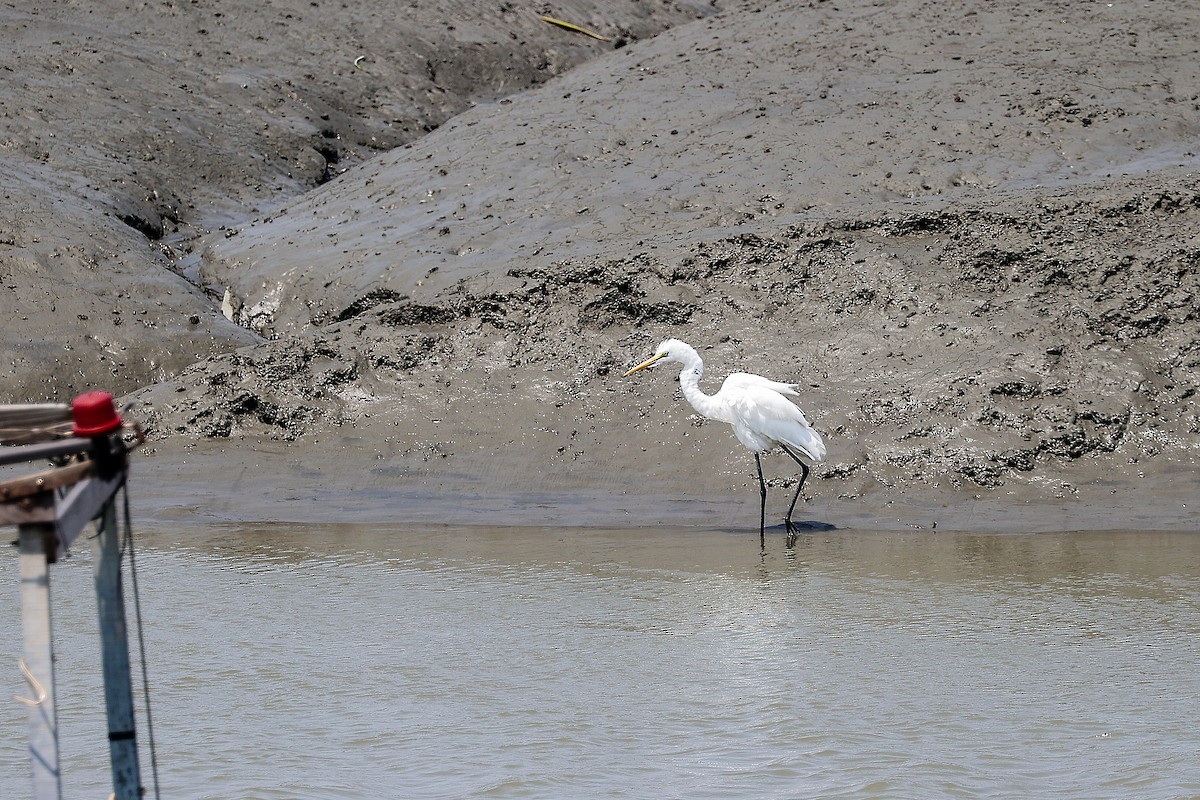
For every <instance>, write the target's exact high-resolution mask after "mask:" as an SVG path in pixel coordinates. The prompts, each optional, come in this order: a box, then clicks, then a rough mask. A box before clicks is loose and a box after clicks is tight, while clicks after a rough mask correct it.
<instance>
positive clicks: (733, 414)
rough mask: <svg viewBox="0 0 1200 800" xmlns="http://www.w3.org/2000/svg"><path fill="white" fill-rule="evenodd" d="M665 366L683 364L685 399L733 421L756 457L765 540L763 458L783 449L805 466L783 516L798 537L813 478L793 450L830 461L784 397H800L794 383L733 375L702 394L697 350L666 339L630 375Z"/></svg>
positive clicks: (701, 409) (811, 458) (701, 369)
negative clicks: (800, 505) (800, 504)
mask: <svg viewBox="0 0 1200 800" xmlns="http://www.w3.org/2000/svg"><path fill="white" fill-rule="evenodd" d="M660 361H676V362H678V363H680V364H682V365H683V368H682V369H681V370H680V371H679V387H680V388H681V389H682V390H683V396H684V397H686V398H687V401H688V402H689V403H691V404H692V408H694V409H696V411H698V412H699V413H700V414H702V415H703V416H705V417H707V418H709V419H715V420H719V421H721V422H728V423H729V424H730V425H732V426H733V433H734V435H735V436H737V438H738V441H739V442H741V443H742V444H744V445H745V446H746V447H747V448H748V449H749V450H750V451H751V452H753V453H754V466H755V468H756V469H757V470H758V485H759V489H760V494H761V497H762V503H761V506H760V509H759V521H758V532H759V537H760V538H761V539H765V536H766V533H765V532H766V520H767V483H766V481H765V480H763V471H762V462H761V461H760V460H759V454H760V453H765V452H767V451H768V450H771V449H772V448H774V447H776V446H778V447H782V448H783V452H785V453H787V454H788V455H789V456H791V457H792V460H793V461H795V462H796V463H797V464H799V465H800V483H799V484H798V485H797V486H796V493H795V494H794V495H793V496H792V503H791V505H789V506H788V511H787V516H786V517H784V527H785V528H786V530H787V531H788V533H793V532H794V530H795V527H794V526H793V525H792V511H793V510H794V509H795V508H796V501H797V500H798V499H799V498H800V490H801V489H803V488H804V481H805V480H806V479H807V478H808V473H809V467H808V464H805V463H804V462H803V461H802V460H800V457H799V456H797V455H796V453H794V452H793V451H792V448H793V447H794V448H795V449H796V450H799V451H800V452H801V453H803V454H804V456H805V457H807V458H808V459H809V461H811V462H812V463H813V464H819V463H821V462H822V461H824V460H825V442H824V441H823V440H822V439H821V435H820V434H819V433H817V432H816V431H815V430H813V427H812V426H811V425H809V424H808V420H807V419H806V418H805V416H804V412H803V411H801V410H800V409H799V408H798V407H797V406H796V405H795V404H794V403H792V401H790V400H788V399H787V397H785V396H784V395H792V396H793V397H796V396H799V393H798V392H797V391H796V387H797V386H798V385H799V384H795V383H779V382H778V381H773V380H770V379H768V378H764V377H762V376H761V375H752V374H750V373H748V372H734V373H733V374H731V375H730V376H729V377H728V378H726V379H725V382H724V383H722V384H721V390H720V391H719V392H717V393H716V394H713V395H708V394H705V393H704V392H703V391H701V390H700V377H701V376H702V375H703V374H704V361H703V360H701V358H700V354H699V353H697V352H696V350H695V348H693V347H692V346H691V345H689V344H687V343H686V342H681V341H679V340H678V339H665V340H664V341H663V342H662V344H660V345H659V346H658V349H657V350H656V351H655V353H654V355H653V356H651V357H650V358H648V359H646V360H645V361H643V362H642V363H641V364H638V365H637V366H636V367H634V368H633V369H631V370H629V371H628V372H626V373H625V377H627V378H628V377H629V376H630V375H632V374H633V373H635V372H638V371H639V370H643V369H646V368H647V367H651V366H653V365H655V364H657V363H658V362H660Z"/></svg>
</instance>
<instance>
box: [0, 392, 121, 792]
mask: <svg viewBox="0 0 1200 800" xmlns="http://www.w3.org/2000/svg"><path fill="white" fill-rule="evenodd" d="M124 431H125V426H124V424H123V423H122V421H121V418H120V416H118V414H117V412H116V408H115V406H114V405H113V400H112V396H111V395H108V394H107V393H103V392H91V393H88V394H85V395H81V396H80V397H78V398H76V399H75V401H74V403H72V405H71V406H67V405H60V404H53V405H19V406H0V445H6V446H0V466H5V465H9V466H11V465H14V464H22V463H35V462H40V461H46V460H49V461H51V463H53V464H55V466H54V467H52V468H51V469H49V470H43V471H40V472H36V473H34V474H31V475H23V476H20V477H16V478H11V479H9V480H5V481H3V482H0V526H4V525H15V526H17V532H18V533H17V544H18V547H19V552H20V579H21V590H20V594H21V627H22V630H23V634H24V655H23V657H22V658H21V659H20V662H19V665H20V669H21V672H22V674H23V676H24V678H25V681H26V683H27V684H28V687H29V690H30V694H31V695H32V696H31V697H17V698H16V699H17V700H19V701H21V702H22V703H24V704H25V705H27V706H29V760H30V766H31V770H32V779H33V795H32V796H33V798H34V800H61V797H62V779H61V778H62V776H61V771H60V766H59V755H58V718H57V711H56V705H55V685H54V647H53V636H52V628H51V614H50V565H52V564H54V563H55V562H56V561H58V560H59V559H60V558H62V557H63V556H65V555H66V553H67V552H68V550H69V548H70V547H71V545H72V543H74V541H75V540H76V539H77V538H78V537H79V535H80V534H81V533H82V532H83V530H84V529H85V528H86V527H87V526H88V524H89V523H90V522H91V521H92V520H95V519H99V524H98V525H97V532H96V535H95V536H94V537H92V553H93V564H94V566H93V577H94V581H95V587H96V603H97V608H98V611H99V616H100V645H101V656H102V666H103V671H104V693H105V700H106V706H107V709H106V710H107V716H108V741H109V755H110V757H111V761H112V775H113V795H112V796H113V797H114V798H115V800H136V798H139V797H141V795H142V786H141V778H140V770H139V768H138V752H137V735H136V730H135V720H134V710H133V692H132V682H131V679H130V668H129V642H128V636H127V633H126V626H125V598H124V594H123V590H122V587H121V547H120V541H119V538H120V534H119V532H118V530H117V524H116V512H115V505H114V498H115V495H116V493H117V490H118V489H120V488H121V486H122V485H124V483H125V479H126V475H127V466H128V459H127V455H128V450H127V449H126V446H125V442H124V436H123V433H124ZM135 436H136V438H138V439H139V440H140V438H141V434H140V433H135ZM63 437H69V438H63Z"/></svg>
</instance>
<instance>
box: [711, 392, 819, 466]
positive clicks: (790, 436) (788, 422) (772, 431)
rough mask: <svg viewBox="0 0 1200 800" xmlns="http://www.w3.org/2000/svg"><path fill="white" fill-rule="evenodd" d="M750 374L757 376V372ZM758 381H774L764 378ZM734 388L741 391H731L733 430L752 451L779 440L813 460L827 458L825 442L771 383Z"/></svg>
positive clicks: (793, 404) (769, 445) (799, 411)
mask: <svg viewBox="0 0 1200 800" xmlns="http://www.w3.org/2000/svg"><path fill="white" fill-rule="evenodd" d="M749 377H751V378H758V376H757V375H751V376H749ZM759 380H760V381H765V383H767V384H772V383H774V381H768V380H766V379H765V378H759ZM778 385H783V386H788V384H778ZM735 387H736V388H737V389H738V391H736V392H735V393H732V394H731V402H730V410H731V412H732V416H733V417H734V422H733V429H734V433H735V434H737V437H738V439H739V440H740V441H741V442H742V444H744V445H746V446H747V447H749V448H751V449H752V450H765V449H768V448H769V447H772V446H774V443H776V442H783V443H784V444H788V445H791V446H792V447H796V448H799V449H800V450H802V451H803V452H804V454H805V455H807V456H808V457H809V458H810V459H812V460H813V461H814V462H817V463H819V462H821V461H824V460H825V442H824V441H823V440H822V439H821V435H820V434H819V433H817V432H816V431H815V430H813V427H812V426H811V425H809V424H808V419H807V418H806V417H805V416H804V412H803V411H801V410H800V408H799V407H798V406H797V405H796V404H795V403H793V402H792V401H791V400H788V399H787V398H786V397H784V396H783V395H782V394H780V393H779V391H778V390H777V389H774V388H773V387H771V386H769V385H762V384H756V383H754V382H751V383H748V384H744V385H742V386H740V387H737V384H735ZM722 391H724V387H722ZM789 393H790V394H795V392H789Z"/></svg>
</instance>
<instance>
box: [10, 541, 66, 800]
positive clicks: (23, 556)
mask: <svg viewBox="0 0 1200 800" xmlns="http://www.w3.org/2000/svg"><path fill="white" fill-rule="evenodd" d="M17 530H18V533H17V542H18V546H19V549H20V561H21V627H22V629H23V630H24V634H25V658H24V661H23V662H22V666H23V669H22V672H23V673H24V675H25V680H26V683H27V684H28V690H29V692H30V694H31V697H28V698H24V697H21V698H18V699H20V700H21V701H22V702H24V703H25V705H27V706H29V763H30V766H31V768H32V772H33V800H62V780H61V778H62V774H61V772H60V771H59V765H58V713H57V710H56V708H55V704H54V643H53V638H52V636H51V631H50V561H51V560H52V559H53V558H54V554H55V552H56V550H57V548H58V540H57V536H56V534H55V528H54V525H53V523H43V522H36V523H29V524H24V525H19V526H18V529H17Z"/></svg>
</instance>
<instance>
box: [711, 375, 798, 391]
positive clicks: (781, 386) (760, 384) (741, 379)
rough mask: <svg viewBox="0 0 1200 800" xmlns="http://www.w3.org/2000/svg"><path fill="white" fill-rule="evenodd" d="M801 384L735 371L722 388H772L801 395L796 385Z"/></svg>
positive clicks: (772, 389)
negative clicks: (781, 381)
mask: <svg viewBox="0 0 1200 800" xmlns="http://www.w3.org/2000/svg"><path fill="white" fill-rule="evenodd" d="M799 385H800V384H798V383H780V382H779V381H773V380H771V379H770V378H764V377H763V376H762V375H755V374H753V373H750V372H733V373H730V375H729V377H728V378H726V379H725V382H724V383H722V384H721V389H722V390H725V389H727V388H728V389H749V388H759V389H770V390H771V391H772V392H779V393H780V394H790V395H792V396H793V397H799V396H800V393H799V392H797V391H796V387H797V386H799Z"/></svg>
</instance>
